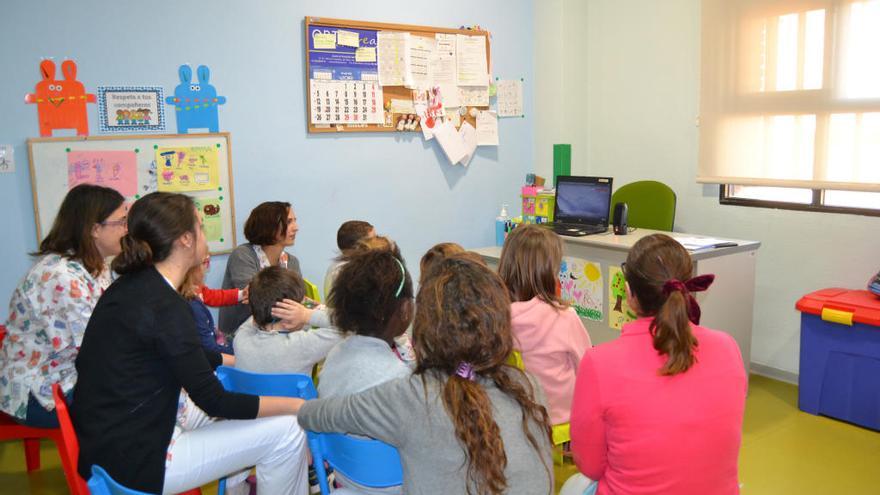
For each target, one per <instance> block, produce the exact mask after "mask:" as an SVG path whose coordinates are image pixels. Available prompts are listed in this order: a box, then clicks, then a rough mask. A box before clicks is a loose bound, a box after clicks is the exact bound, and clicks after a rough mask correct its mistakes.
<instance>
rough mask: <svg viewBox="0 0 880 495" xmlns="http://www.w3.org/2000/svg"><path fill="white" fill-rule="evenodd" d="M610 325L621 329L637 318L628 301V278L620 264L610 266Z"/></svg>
mask: <svg viewBox="0 0 880 495" xmlns="http://www.w3.org/2000/svg"><path fill="white" fill-rule="evenodd" d="M608 281H609V282H608V326H609V327H611V328H616V329H617V330H620V329H621V328H623V325H625V324H626V323H629V322H631V321H633V320H635V319H636V314H635V312H634V311H633V310H632V308H630V307H629V304H628V303H627V302H626V278H625V277H624V276H623V271H622V270H621V269H620V267H619V266H609V267H608Z"/></svg>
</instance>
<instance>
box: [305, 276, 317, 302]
mask: <svg viewBox="0 0 880 495" xmlns="http://www.w3.org/2000/svg"><path fill="white" fill-rule="evenodd" d="M303 282H305V286H306V297H308V298H309V299H311V300H312V301H315V302H316V303H319V302H321V292H320V291H319V290H318V286H317V285H315V284H313V283H311V282H309V281H308V280H306V279H303Z"/></svg>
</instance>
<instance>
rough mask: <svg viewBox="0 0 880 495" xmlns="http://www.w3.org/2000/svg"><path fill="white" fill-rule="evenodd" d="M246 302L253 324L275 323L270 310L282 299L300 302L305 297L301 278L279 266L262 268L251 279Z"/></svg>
mask: <svg viewBox="0 0 880 495" xmlns="http://www.w3.org/2000/svg"><path fill="white" fill-rule="evenodd" d="M248 290H249V293H248V302H249V304H250V307H251V315H253V317H254V322H255V323H256V324H257V325H258V326H260V327H265V326H266V325H268V324H270V323H272V322H274V321H275V317H274V316H272V308H273V307H275V303H277V302H278V301H280V300H282V299H292V300H294V301H297V302H300V301H302V300H303V298H304V297H305V295H306V288H305V283H304V282H303V279H302V277H300V276H299V274H298V273H296V272H295V271H293V270H288V269H287V268H282V267H280V266H269V267H266V268H263V269H262V270H260V271H259V272H257V274H256V275H254V278H252V279H251V282H250V289H248Z"/></svg>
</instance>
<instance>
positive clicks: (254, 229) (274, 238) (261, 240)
mask: <svg viewBox="0 0 880 495" xmlns="http://www.w3.org/2000/svg"><path fill="white" fill-rule="evenodd" d="M288 212H290V203H287V202H285V201H266V202H265V203H260V204H259V205H257V207H256V208H254V209H253V210H251V214H250V215H248V219H247V221H245V222H244V237H245V238H246V239H247V240H248V242H250V243H251V244H256V245H258V246H271V245H272V244H276V243H277V242H278V238H279V236H281V235H282V234H283V233H284V231H285V230H286V229H287V213H288Z"/></svg>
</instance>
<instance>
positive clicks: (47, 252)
mask: <svg viewBox="0 0 880 495" xmlns="http://www.w3.org/2000/svg"><path fill="white" fill-rule="evenodd" d="M124 201H125V198H123V197H122V195H121V194H119V193H118V192H116V191H115V190H113V189H110V188H107V187H101V186H93V185H86V184H83V185H79V186H76V187H74V188H73V189H71V190H70V192H68V193H67V196H66V197H65V198H64V201H63V202H62V203H61V208H60V210H59V211H58V216H56V217H55V223H54V224H53V225H52V230H51V231H50V232H49V235H47V236H46V238H45V239H43V242H42V243H40V249H39V250H38V251H37V252H36V253H34V255H35V256H39V259H37V262H36V263H34V266H33V267H31V269H30V270H29V271H28V273H27V275H25V277H24V280H22V281H21V283H20V284H19V285H18V287H17V288H16V289H15V292H13V294H12V300H11V301H10V302H9V320H8V321H7V322H6V327H7V330H8V333H7V335H6V339H5V340H4V342H3V346H2V349H0V410H2V411H3V412H5V413H7V414H9V415H11V416H13V417H14V418H15V419H16V420H17V421H19V422H21V423H23V424H27V425H29V426H36V427H44V428H49V427H57V426H58V421H57V419H56V418H55V413H54V412H53V410H54V408H55V406H54V403H53V401H52V384H53V383H60V384H61V388H62V389H64V392H65V393H69V392H70V391H71V390H72V389H73V385H74V384H75V383H76V370H75V369H74V359H75V358H76V355H77V352H78V350H79V346H80V343H81V342H82V337H83V332H84V331H85V329H86V324H87V323H88V321H89V317H90V316H91V314H92V309H93V308H94V307H95V304H97V302H98V298H99V297H101V294H102V293H103V292H104V289H106V288H107V286H108V285H110V280H111V278H110V271H109V269H108V266H107V264H106V263H105V261H104V260H105V258H107V257H109V256H115V255H117V254H119V251H120V249H121V247H120V243H119V239H120V238H121V237H122V236H123V235H124V234H125V232H126V214H127V206H126V205H125V204H124Z"/></svg>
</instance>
